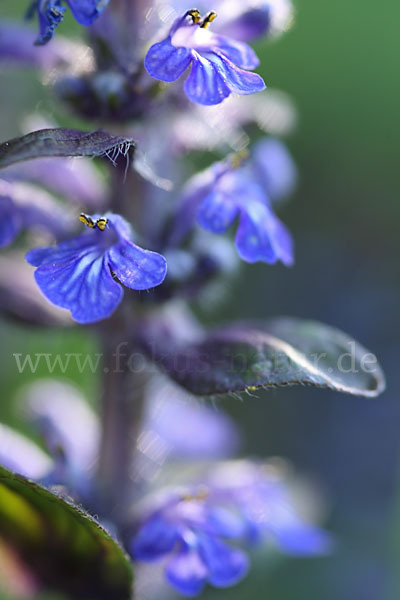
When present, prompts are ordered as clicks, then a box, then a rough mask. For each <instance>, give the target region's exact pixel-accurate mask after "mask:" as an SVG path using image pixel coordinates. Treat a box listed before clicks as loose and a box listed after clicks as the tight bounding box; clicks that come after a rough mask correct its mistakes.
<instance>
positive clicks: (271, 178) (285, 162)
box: [253, 138, 297, 201]
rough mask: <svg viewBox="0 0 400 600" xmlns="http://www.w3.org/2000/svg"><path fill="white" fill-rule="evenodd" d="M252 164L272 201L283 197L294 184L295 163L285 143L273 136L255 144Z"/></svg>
mask: <svg viewBox="0 0 400 600" xmlns="http://www.w3.org/2000/svg"><path fill="white" fill-rule="evenodd" d="M253 165H254V168H255V170H256V171H257V176H258V178H259V180H260V183H262V184H263V186H264V188H265V191H266V194H267V195H268V197H269V198H271V200H272V201H275V200H281V199H282V198H285V197H286V196H288V195H289V194H290V193H291V192H292V191H293V189H294V187H295V186H296V183H297V169H296V165H295V164H294V162H293V159H292V157H291V156H290V154H289V152H288V150H287V148H286V146H285V144H283V143H282V142H281V141H279V140H277V139H275V138H265V139H262V140H260V141H259V142H258V143H257V144H256V145H255V147H254V150H253Z"/></svg>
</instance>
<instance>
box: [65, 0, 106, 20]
mask: <svg viewBox="0 0 400 600" xmlns="http://www.w3.org/2000/svg"><path fill="white" fill-rule="evenodd" d="M108 2H109V0H67V3H68V6H69V7H70V9H71V11H72V13H73V15H74V17H75V19H76V20H77V21H78V23H80V24H81V25H92V23H93V22H94V21H95V20H96V19H97V18H98V17H99V16H100V15H101V13H102V12H103V10H104V9H105V7H106V6H107V4H108Z"/></svg>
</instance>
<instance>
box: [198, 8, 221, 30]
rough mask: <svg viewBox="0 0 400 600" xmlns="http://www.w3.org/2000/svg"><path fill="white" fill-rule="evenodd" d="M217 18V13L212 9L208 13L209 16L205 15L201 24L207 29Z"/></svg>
mask: <svg viewBox="0 0 400 600" xmlns="http://www.w3.org/2000/svg"><path fill="white" fill-rule="evenodd" d="M216 18H217V13H216V12H214V11H213V10H212V11H211V12H209V13H208V15H207V16H205V17H204V19H203V22H202V24H201V25H200V27H201V28H202V29H207V27H209V26H210V25H211V23H212V22H213V21H214V20H215V19H216Z"/></svg>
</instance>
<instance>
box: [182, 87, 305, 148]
mask: <svg viewBox="0 0 400 600" xmlns="http://www.w3.org/2000/svg"><path fill="white" fill-rule="evenodd" d="M296 118H297V116H296V110H295V108H294V106H293V103H292V102H291V100H290V98H289V97H288V96H287V95H286V94H284V93H283V92H280V91H278V90H271V89H268V90H267V91H265V92H261V93H260V94H254V95H252V96H246V97H239V96H230V97H229V98H227V99H226V101H225V102H224V104H223V105H218V106H212V107H210V106H207V107H206V106H201V105H195V106H193V105H192V106H191V110H190V111H189V110H186V111H185V110H182V109H181V110H179V111H176V114H175V115H172V116H171V119H170V127H171V128H172V133H173V135H172V136H171V137H172V140H171V142H170V145H171V147H172V148H176V149H177V151H180V152H183V153H185V152H188V151H192V150H214V149H215V148H228V149H230V150H233V151H235V152H240V151H241V150H243V149H244V148H246V147H247V146H248V145H249V142H250V138H249V136H248V134H247V133H246V131H245V129H244V127H245V126H246V125H250V124H253V123H254V124H256V125H257V126H258V127H259V128H260V130H261V131H263V132H264V133H267V134H269V135H279V136H284V135H287V134H289V133H290V132H291V131H293V129H294V127H295V125H296ZM188 131H190V135H188V134H187V132H188Z"/></svg>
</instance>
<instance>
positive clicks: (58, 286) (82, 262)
mask: <svg viewBox="0 0 400 600" xmlns="http://www.w3.org/2000/svg"><path fill="white" fill-rule="evenodd" d="M73 241H74V240H73ZM75 241H76V240H75ZM64 246H65V247H66V248H65V251H62V250H60V249H59V248H58V249H57V248H55V249H53V248H47V249H46V248H43V249H38V250H33V251H31V252H29V253H28V254H27V257H26V259H27V261H28V262H29V263H30V264H41V266H39V267H38V268H37V270H36V271H35V280H36V283H37V284H38V286H39V287H40V289H41V290H42V292H43V293H44V295H45V296H46V298H47V299H48V300H50V302H52V303H53V304H55V305H56V306H60V307H61V308H66V309H68V310H70V311H71V315H72V318H73V319H75V321H77V322H78V323H94V322H96V321H100V320H102V319H105V318H107V317H109V316H110V315H111V314H112V313H113V312H114V310H115V309H116V308H117V306H118V305H119V303H120V302H121V300H122V297H123V289H122V287H121V286H120V285H119V284H118V283H116V282H115V281H114V280H113V278H112V276H111V273H110V269H109V267H108V264H107V262H106V259H105V257H104V254H103V252H102V250H101V249H98V248H96V247H93V246H92V247H89V248H87V249H86V251H84V252H81V253H80V254H78V255H77V253H76V249H75V248H73V249H72V250H71V249H68V248H67V246H68V243H67V242H66V243H65V244H64Z"/></svg>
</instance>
